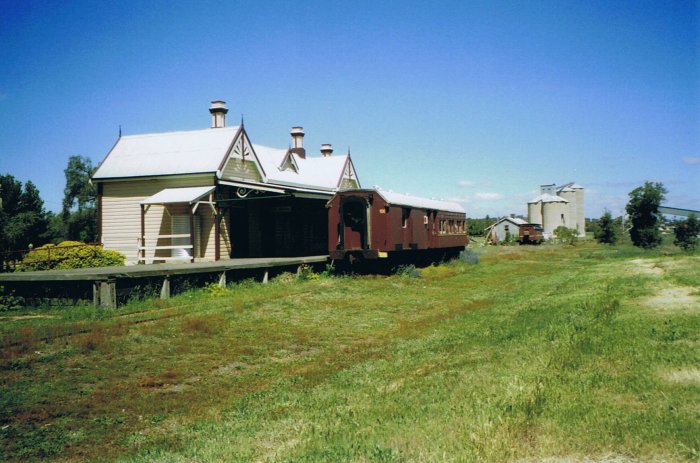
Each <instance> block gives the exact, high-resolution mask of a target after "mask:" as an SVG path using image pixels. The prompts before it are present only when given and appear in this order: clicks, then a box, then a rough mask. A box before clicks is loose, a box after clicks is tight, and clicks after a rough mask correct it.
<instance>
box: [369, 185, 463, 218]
mask: <svg viewBox="0 0 700 463" xmlns="http://www.w3.org/2000/svg"><path fill="white" fill-rule="evenodd" d="M376 191H377V193H379V195H380V196H381V197H382V198H384V200H385V201H386V202H387V203H389V204H394V205H397V206H409V207H417V208H421V209H432V210H440V211H448V212H459V213H466V211H465V210H464V208H463V207H462V206H461V205H460V204H459V203H456V202H453V201H443V200H440V199H428V198H419V197H417V196H412V195H408V194H401V193H395V192H393V191H386V190H382V189H377V190H376Z"/></svg>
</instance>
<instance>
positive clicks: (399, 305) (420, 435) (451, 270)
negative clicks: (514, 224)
mask: <svg viewBox="0 0 700 463" xmlns="http://www.w3.org/2000/svg"><path fill="white" fill-rule="evenodd" d="M480 257H481V259H480V263H479V264H478V265H468V264H465V263H460V264H450V265H442V266H439V267H431V268H427V269H423V270H422V277H421V278H410V277H406V276H394V277H354V278H322V279H319V280H311V281H304V282H290V281H286V282H273V283H271V284H269V285H259V284H250V283H245V284H240V285H233V286H231V287H229V288H228V289H226V290H223V291H217V290H200V291H193V292H189V293H186V294H183V295H181V296H178V297H176V298H173V299H170V300H167V301H161V300H151V301H141V302H137V303H133V304H130V305H128V306H126V307H124V308H120V309H118V310H116V311H113V312H104V311H102V312H100V311H95V310H94V309H91V308H87V307H77V308H71V309H65V310H61V311H59V310H50V311H36V310H35V311H27V312H18V313H14V312H13V313H7V314H6V315H12V316H18V315H50V316H52V317H54V318H21V319H12V320H10V319H8V318H6V319H3V322H2V324H0V341H2V342H3V343H4V344H5V346H6V347H3V349H2V359H0V387H1V389H0V452H2V453H0V460H8V461H27V460H39V459H44V460H46V459H48V460H57V461H83V460H99V461H132V462H154V461H155V462H178V461H182V462H192V461H199V462H215V461H222V462H223V461H302V462H303V461H538V460H542V459H545V458H553V459H555V460H556V459H564V460H565V459H573V460H583V459H585V458H589V459H590V460H593V461H595V460H605V459H612V458H618V459H621V461H624V460H625V459H627V460H643V461H653V460H664V459H665V460H671V461H696V460H698V458H700V453H699V452H700V408H699V407H700V348H699V342H700V302H699V301H700V292H699V291H698V288H699V286H700V265H699V263H700V259H699V258H698V256H697V254H696V255H683V254H680V253H675V252H670V251H668V252H664V251H656V252H652V253H649V252H644V251H639V250H634V249H628V248H627V247H624V246H622V247H618V248H615V247H612V248H611V247H607V246H599V245H596V244H594V243H590V242H589V243H584V244H582V245H580V246H573V247H572V246H569V247H557V246H540V247H504V248H485V249H483V250H481V256H480ZM669 288H671V289H673V290H674V291H676V292H677V293H679V294H680V295H681V296H682V297H680V296H679V297H678V298H676V299H673V298H671V299H668V300H665V299H659V298H658V296H659V294H666V293H664V292H663V291H667V290H668V289H669ZM673 294H675V293H673Z"/></svg>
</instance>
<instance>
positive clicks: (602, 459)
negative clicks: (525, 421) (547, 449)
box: [520, 455, 664, 463]
mask: <svg viewBox="0 0 700 463" xmlns="http://www.w3.org/2000/svg"><path fill="white" fill-rule="evenodd" d="M520 461H521V462H522V463H525V462H527V463H531V462H532V463H534V462H538V463H633V462H637V461H639V460H636V459H634V458H629V457H625V456H622V455H602V456H599V457H580V456H575V457H574V456H565V457H544V458H536V459H532V460H520ZM662 461H664V460H662Z"/></svg>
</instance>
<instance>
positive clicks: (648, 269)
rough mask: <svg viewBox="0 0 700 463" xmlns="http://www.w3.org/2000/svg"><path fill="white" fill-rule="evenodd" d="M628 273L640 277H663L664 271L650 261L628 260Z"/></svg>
mask: <svg viewBox="0 0 700 463" xmlns="http://www.w3.org/2000/svg"><path fill="white" fill-rule="evenodd" d="M629 263H630V267H628V271H630V272H631V273H636V274H640V275H657V276H660V275H663V274H664V269H663V268H661V267H659V266H658V265H657V264H656V262H654V261H653V260H650V259H634V260H630V261H629Z"/></svg>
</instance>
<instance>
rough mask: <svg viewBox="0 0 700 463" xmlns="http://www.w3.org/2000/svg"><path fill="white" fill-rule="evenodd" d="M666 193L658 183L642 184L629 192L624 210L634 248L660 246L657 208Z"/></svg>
mask: <svg viewBox="0 0 700 463" xmlns="http://www.w3.org/2000/svg"><path fill="white" fill-rule="evenodd" d="M666 193H668V191H667V190H666V188H664V186H663V184H662V183H660V182H644V185H643V186H640V187H637V188H635V189H634V190H632V191H631V192H630V194H629V197H630V200H629V202H628V203H627V206H626V207H625V210H626V211H627V215H629V218H630V222H631V223H632V228H631V229H630V238H632V243H633V244H634V245H635V246H638V247H642V248H647V249H650V248H654V247H656V246H658V245H659V244H661V232H660V230H659V224H660V222H661V220H662V218H661V214H659V206H660V205H661V201H663V200H664V198H665V195H666Z"/></svg>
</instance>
